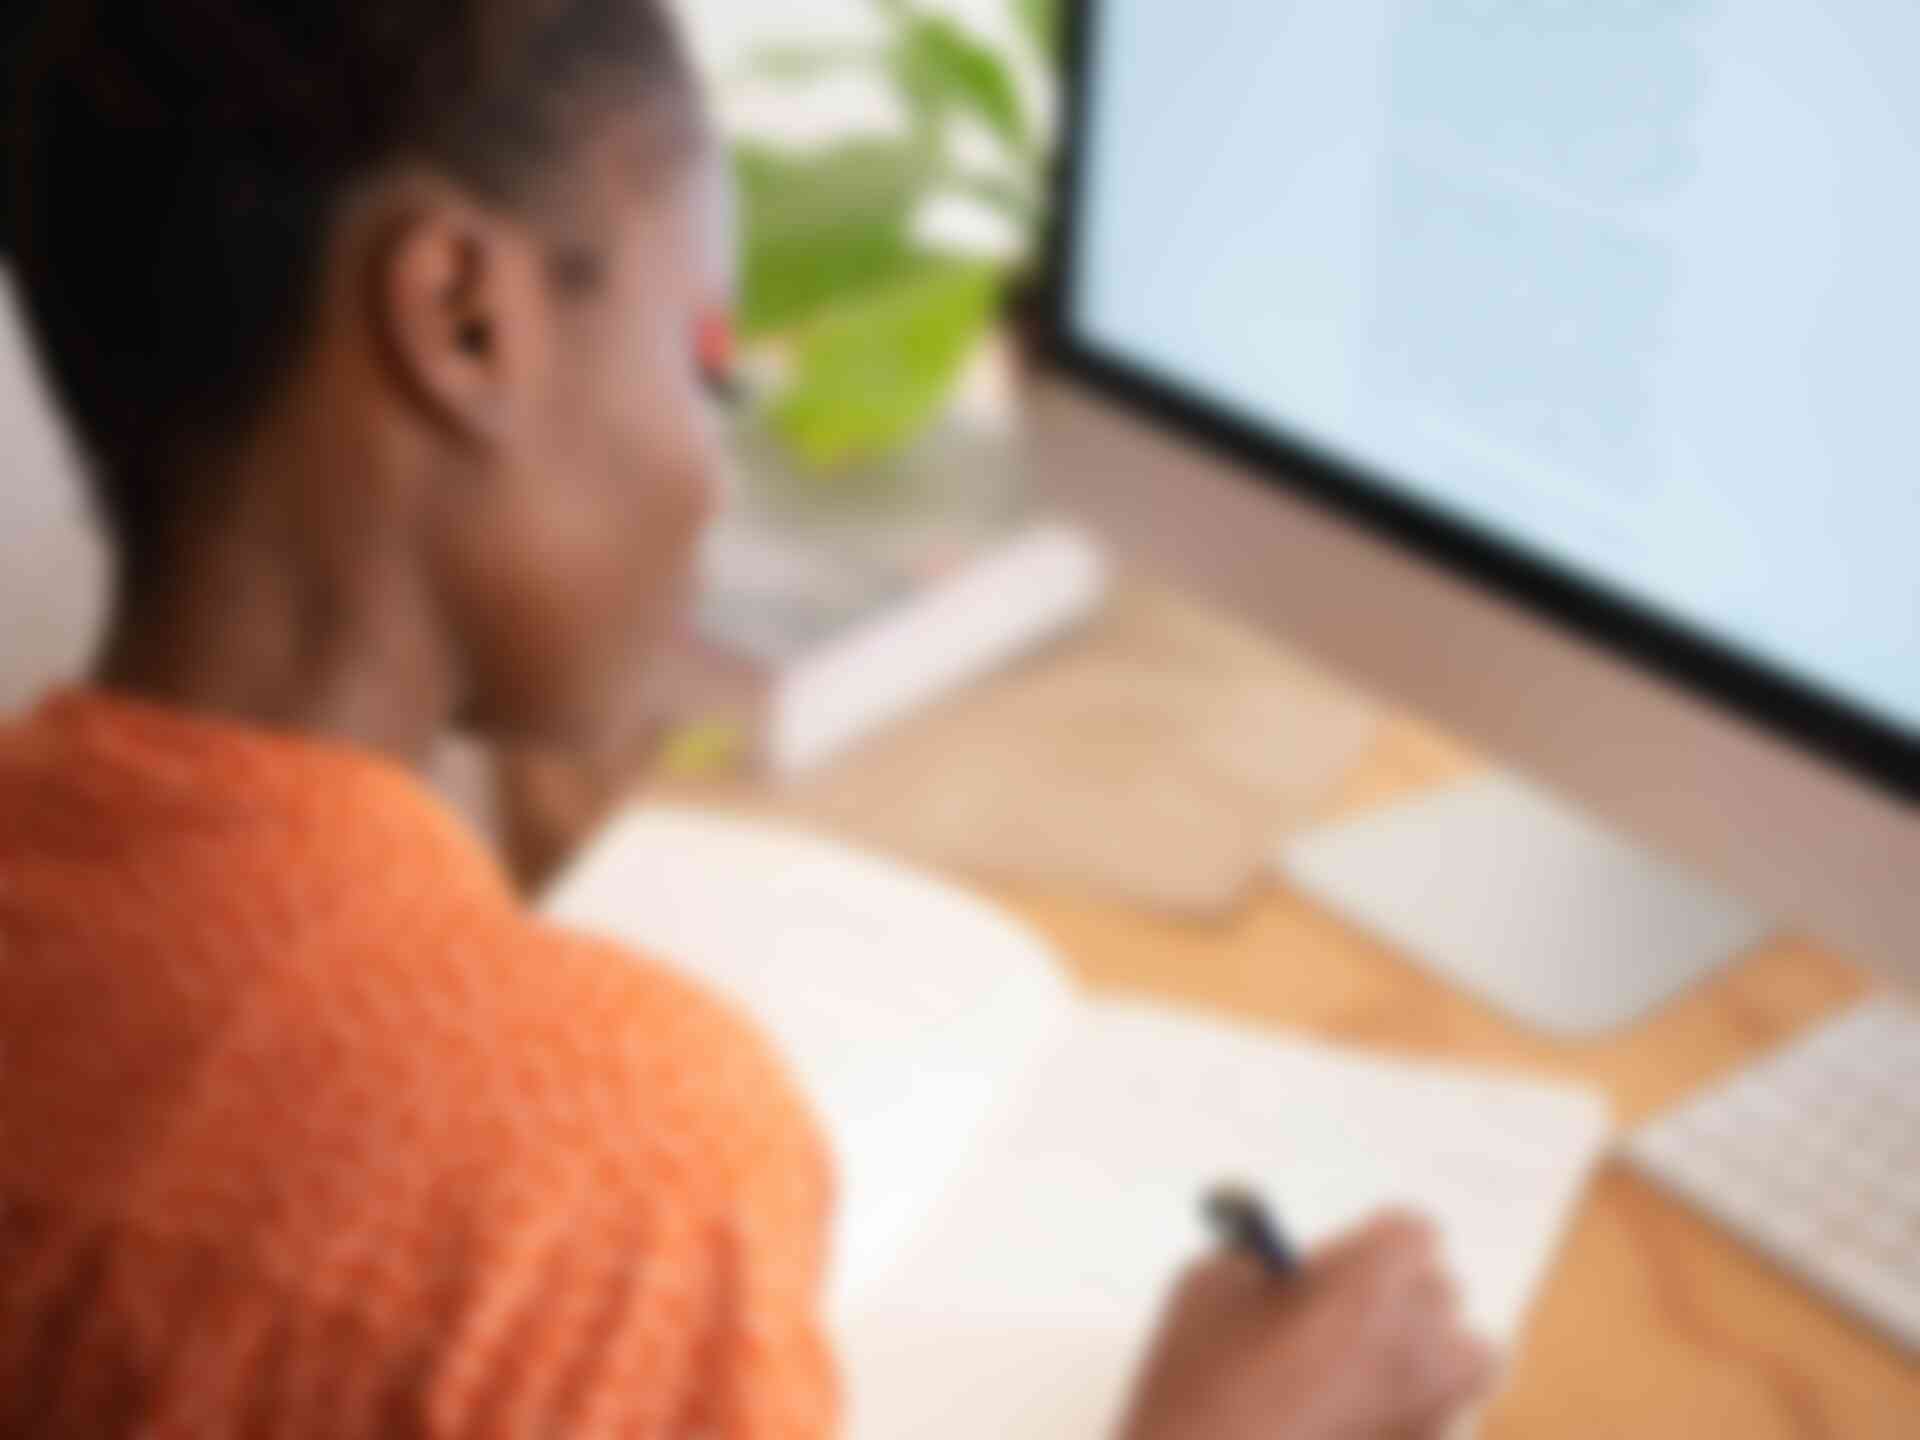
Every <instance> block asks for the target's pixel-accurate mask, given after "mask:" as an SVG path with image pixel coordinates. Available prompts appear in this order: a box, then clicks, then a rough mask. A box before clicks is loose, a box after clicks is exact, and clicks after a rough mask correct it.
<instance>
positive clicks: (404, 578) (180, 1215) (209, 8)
mask: <svg viewBox="0 0 1920 1440" xmlns="http://www.w3.org/2000/svg"><path fill="white" fill-rule="evenodd" d="M54 8H55V10H56V12H57V13H56V14H55V15H54V16H53V18H52V19H51V20H50V21H49V25H48V33H47V34H46V35H45V36H44V37H43V39H42V42H41V44H40V46H39V48H38V49H37V50H36V51H35V52H34V53H35V56H36V59H35V60H34V62H33V63H32V64H31V65H30V66H29V67H28V72H27V82H26V89H27V92H28V100H27V104H26V108H25V110H24V112H23V114H24V117H25V118H24V122H23V130H22V134H23V136H24V141H23V146H22V149H23V154H22V155H21V156H20V157H19V160H18V164H17V166H16V170H17V176H16V180H17V187H16V197H17V200H18V216H17V220H18V230H19V234H18V242H19V243H18V249H19V252H20V263H21V267H22V273H23V279H24V282H25V288H26V293H27V295H28V297H29V305H30V310H31V315H32V321H33V325H34V329H35V332H36V335H37V338H38V342H39V345H40V348H41V351H42V357H43V359H44V361H45V362H46V366H47V369H48V373H49V375H50V377H51V379H52V380H53V382H54V384H55V388H56V390H57V392H58V394H59V396H60V398H61V400H62V403H63V405H64V407H65V410H66V412H67V416H68V419H69V420H70V422H71V424H72V426H73V428H74V430H75V432H76V435H77V437H78V438H79V439H80V441H81V442H82V444H83V447H84V449H85V452H86V453H87V455H88V457H89V459H90V462H91V470H92V474H93V476H94V479H95V482H96V484H97V488H98V492H99V499H100V502H101V508H102V511H103V513H104V515H105V517H106V518H107V520H108V521H109V522H110V524H111V528H112V532H113V538H114V540H115V542H116V545H117V549H118V561H119V565H118V587H117V599H116V605H115V618H114V624H113V626H112V631H111V636H110V639H109V642H108V643H107V645H106V647H105V650H104V652H103V656H102V659H101V661H100V665H99V670H98V674H97V677H96V683H95V684H94V686H93V687H92V688H90V689H85V690H80V691H76V692H73V693H69V694H64V695H60V696H56V697H54V698H52V699H50V700H49V701H48V702H47V703H46V704H45V705H44V706H42V707H41V708H40V709H39V710H38V711H37V713H35V714H34V715H32V716H31V717H29V718H27V719H26V720H24V721H23V722H21V723H19V724H18V725H17V726H15V727H14V728H13V729H11V730H10V731H7V732H5V733H4V735H0V1082H3V1083H0V1432H4V1433H5V1434H7V1435H11V1436H38V1435H49V1436H50V1435H63V1436H67V1435H88V1436H106V1437H119V1436H124V1437H132V1436H141V1437H171V1436H195V1437H208V1436H211V1437H218V1436H227V1435H235V1436H238V1435H252V1434H265V1435H276V1436H279V1435H306V1434H311V1435H326V1436H345V1437H358V1436H369V1437H371V1436H426V1435H434V1436H482V1435H500V1436H520V1435H527V1436H534V1435H538V1436H569V1437H599V1436H646V1437H673V1436H717V1437H743V1440H744V1437H795V1440H799V1437H814V1436H824V1435H828V1434H830V1433H833V1431H834V1429H835V1427H836V1424H837V1416H838V1407H837V1399H836V1387H835V1382H834V1378H833V1367H832V1363H831V1358H830V1356H829V1354H828V1351H827V1348H826V1346H825V1344H824V1342H823V1340H822V1337H821V1327H820V1321H819V1298H818V1295H819V1286H820V1277H821V1270H822V1265H823V1235H824V1230H825V1223H826V1219H827V1212H828V1207H829V1189H830V1184H829V1178H828V1175H827V1173H826V1166H825V1163H824V1161H823V1155H822V1148H821V1145H820V1142H819V1140H818V1138H817V1137H816V1135H815V1133H814V1131H813V1129H812V1127H811V1123H810V1120H809V1117H808V1116H807V1115H806V1113H805V1112H804V1110H803V1108H802V1106H801V1105H800V1104H799V1103H798V1102H797V1101H796V1099H795V1098H794V1094H793V1091H792V1089H791V1087H790V1085H789V1084H788V1081H787V1079H786V1077H785V1076H784V1075H783V1074H782V1073H781V1071H780V1069H779V1067H778V1066H777V1065H776V1064H775V1063H774V1062H773V1060H772V1059H770V1058H769V1055H768V1053H767V1051H766V1049H765V1047H764V1046H763V1045H762V1044H761V1042H760V1041H759V1040H758V1039H757V1038H756V1037H755V1036H754V1035H752V1034H751V1033H750V1032H749V1031H748V1030H747V1028H746V1027H745V1026H744V1025H743V1023H742V1022H741V1021H740V1020H739V1019H738V1018H737V1017H736V1016H735V1015H734V1014H732V1013H731V1012H729V1011H728V1010H727V1009H726V1008H725V1007H724V1006H722V1005H720V1004H719V1003H717V1002H715V1001H713V1000H711V999H709V998H708V997H706V996H704V995H702V994H700V993H698V992H697V991H696V990H695V989H693V988H692V987H691V986H690V985H689V984H687V983H686V982H684V981H682V980H680V979H677V978H675V976H674V975H673V973H672V972H671V971H669V970H666V969H662V968H658V967H654V966H651V965H649V964H646V963H643V962H641V961H639V960H637V959H635V958H633V957H629V956H626V955H622V954H618V953H613V952H610V951H608V950H607V949H605V948H603V947H600V946H597V945H595V944H592V943H589V942H587V941H585V940H582V939H578V938H575V937H573V936H570V935H566V934H563V933H559V932H556V931H554V930H551V929H548V928H546V927H544V926H542V925H541V924H540V923H539V922H538V921H537V920H535V919H534V918H533V917H532V916H530V915H529V914H527V913H526V912H525V911H523V910H522V909H521V908H519V906H518V905H517V904H516V901H515V899H514V897H513V895H512V893H511V892H510V889H509V887H508V885H507V884H506V882H505V881H504V880H503V878H502V876H501V875H500V873H499V872H498V871H497V869H496V868H495V866H494V865H493V863H492V862H491V861H490V860H489V859H488V857H487V856H486V855H485V854H484V853H483V851H482V850H481V848H480V847H479V846H478V845H477V844H476V843H475V842H474V841H473V840H472V839H470V838H469V837H468V836H467V835H465V834H463V833H462V832H461V830H460V829H459V827H458V826H457V825H456V824H455V822H453V821H452V820H451V819H449V818H448V817H447V816H446V815H444V814H443V813H442V812H441V811H440V810H439V809H438V808H437V807H436V806H435V804H434V802H433V801H432V800H431V799H430V798H429V796H428V795H427V793H426V792H425V791H424V790H423V789H422V788H421V787H420V786H419V785H418V784H417V783H416V781H415V780H414V779H413V778H412V776H411V774H410V773H409V772H410V770H411V768H412V767H413V766H415V765H416V764H418V762H419V761H420V760H421V758H422V757H423V756H424V755H425V754H426V753H427V752H428V750H429V748H430V747H431V745H432V744H433V742H434V741H435V739H436V738H437V737H438V736H440V735H441V734H442V733H443V732H445V731H447V730H449V729H452V728H455V727H459V728H464V729H466V730H469V731H472V732H475V733H478V734H481V735H484V736H486V737H489V738H490V739H492V740H494V741H497V742H499V743H502V744H507V745H516V746H535V747H541V748H545V749H555V750H563V751H567V752H571V753H574V754H577V755H580V756H585V757H591V756H594V755H604V754H609V753H617V752H618V751H619V750H620V749H621V748H622V746H623V745H625V744H626V743H627V742H628V739H629V737H630V735H631V732H632V730H633V727H634V723H635V714H636V711H637V710H638V709H639V708H640V706H641V704H642V701H643V695H644V689H643V677H644V670H645V665H646V661H647V659H648V656H649V654H650V653H651V652H652V650H653V648H654V646H655V645H656V643H657V642H658V640H659V638H660V637H661V635H662V634H663V632H664V631H665V630H666V629H667V628H668V627H669V625H670V623H671V621H672V617H673V615H674V614H675V611H676V607H677V606H678V604H679V602H680V599H681V596H682V593H683V591H684V589H685V585H686V580H687V576H688V572H689V566H690V559H691V556H692V553H693V549H694V544H695V540H696V537H697V535H698V533H699V531H700V528H701V525H702V522H703V520H704V518H705V517H706V515H707V513H708V510H709V508H710V506H711V503H712V480H711V476H712V473H713V457H712V453H711V444H710V440H709V436H708V432H707V429H706V427H705V425H704V424H703V421H702V402H701V396H700V392H699V385H698V378H697V373H696V370H697V367H696V366H695V364H694V363H693V350H694V336H695V333H696V328H697V320H698V316H697V313H696V312H697V310H698V306H699V299H700V286H699V278H700V276H701V274H702V273H703V267H702V264H701V249H700V230H699V226H698V223H697V221H698V215H699V209H700V207H699V205H698V203H697V200H696V198H695V192H696V190H697V185H698V178H697V177H698V170H699V161H700V156H701V154H702V149H703V145H704V143H705V140H704V134H703V130H702V125H701V117H700V112H699V106H698V100H697V96H696V94H695V89H694V86H693V84H692V82H691V80H690V78H689V75H688V71H687V68H686V64H685V61H684V60H683V58H682V54H681V51H680V49H679V48H678V46H677V45H676V43H675V41H674V37H673V36H672V34H671V33H670V31H669V28H668V26H667V23H666V22H665V20H664V19H663V18H662V16H661V14H660V13H659V11H658V9H657V8H656V5H655V4H654V3H653V0H306V3H288V0H281V3H272V0H199V3H192V4H188V3H179V0H176V3H164V0H61V4H60V5H59V6H58V7H54ZM1452 1309H1453V1307H1452V1304H1451V1301H1450V1299H1449V1297H1448V1294H1447V1289H1446V1285H1445V1282H1444V1280H1443V1278H1442V1276H1441V1275H1440V1272H1439V1270H1438V1267H1437V1263H1436V1260H1435V1258H1434V1253H1433V1245H1432V1242H1431V1238H1430V1237H1429V1236H1427V1235H1426V1234H1425V1233H1424V1232H1423V1231H1422V1230H1421V1229H1420V1228H1419V1227H1418V1226H1416V1225H1413V1224H1411V1223H1409V1222H1386V1223H1384V1224H1383V1225H1381V1226H1378V1227H1376V1228H1375V1229H1373V1230H1371V1231H1369V1232H1367V1233H1366V1234H1365V1235H1362V1236H1360V1237H1358V1238H1356V1239H1355V1240H1353V1241H1351V1242H1349V1243H1348V1244H1347V1245H1345V1246H1343V1247H1340V1248H1339V1249H1337V1250H1336V1251H1334V1252H1333V1253H1331V1254H1329V1255H1327V1256H1325V1257H1322V1258H1321V1259H1320V1260H1319V1261H1318V1262H1316V1266H1315V1273H1314V1275H1313V1277H1312V1278H1311V1279H1310V1280H1309V1281H1308V1282H1307V1283H1305V1284H1302V1285H1299V1286H1295V1287H1289V1288H1288V1290H1287V1291H1286V1292H1285V1293H1278V1292H1276V1291H1274V1290H1273V1289H1270V1288H1269V1287H1268V1286H1267V1285H1266V1284H1264V1283H1263V1282H1262V1281H1261V1279H1260V1277H1259V1276H1258V1275H1257V1274H1256V1273H1253V1272H1252V1271H1251V1270H1250V1269H1249V1268H1248V1267H1246V1266H1245V1265H1243V1264H1241V1263H1239V1262H1231V1261H1223V1262H1219V1263H1216V1264H1213V1265H1210V1266H1206V1267H1203V1268H1201V1269H1200V1270H1198V1271H1196V1272H1195V1275H1194V1277H1192V1279H1191V1280H1190V1281H1189V1283H1188V1284H1187V1286H1186V1287H1185V1288H1184V1289H1183V1290H1182V1292H1181V1294H1180V1296H1179V1298H1178V1299H1177V1300H1176V1302H1175V1307H1174V1311H1173V1314H1172V1316H1171V1318H1170V1320H1169V1322H1168V1329H1167V1332H1166V1338H1165V1340H1164V1342H1163V1344H1162V1346H1161V1348H1160V1350H1159V1352H1158V1358H1157V1359H1156V1361H1155V1362H1154V1365H1153V1366H1152V1367H1151V1368H1150V1371H1149V1374H1148V1375H1147V1377H1146V1378H1145V1379H1144V1381H1143V1383H1142V1387H1141V1392H1140V1397H1139V1402H1138V1407H1137V1411H1136V1414H1135V1417H1134V1419H1133V1421H1132V1422H1131V1435H1132V1436H1133V1437H1135V1440H1172V1437H1194V1440H1240V1437H1253V1436H1261V1437H1273V1436H1295V1437H1301V1440H1310V1437H1334V1436H1371V1435H1376V1434H1379V1435H1402V1434H1427V1433H1437V1431H1438V1427H1440V1426H1441V1425H1442V1424H1443V1423H1444V1422H1445V1421H1446V1420H1447V1419H1448V1418H1449V1417H1450V1416H1451V1415H1452V1413H1453V1412H1454V1411H1455V1410H1456V1409H1457V1408H1458V1406H1459V1405H1460V1404H1461V1403H1463V1402H1464V1401H1465V1400H1466V1399H1467V1398H1468V1397H1469V1396H1470V1395H1471V1394H1473V1393H1474V1392H1475V1391H1476V1390H1477V1389H1478V1387H1479V1386H1480V1384H1481V1383H1482V1381H1483V1378H1484V1372H1485V1357H1484V1356H1483V1355H1482V1354H1481V1353H1480V1352H1479V1351H1478V1349H1477V1348H1475V1347H1474V1346H1473V1345H1472V1344H1471V1343H1470V1342H1468V1341H1467V1340H1466V1339H1464V1338H1463V1337H1462V1336H1461V1335H1460V1334H1459V1333H1458V1331H1457V1329H1456V1326H1455V1322H1454V1319H1453V1314H1452Z"/></svg>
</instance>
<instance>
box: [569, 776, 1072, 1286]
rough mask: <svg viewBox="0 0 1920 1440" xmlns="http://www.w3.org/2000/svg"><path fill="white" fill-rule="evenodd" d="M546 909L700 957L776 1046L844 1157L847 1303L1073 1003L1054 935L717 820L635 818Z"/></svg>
mask: <svg viewBox="0 0 1920 1440" xmlns="http://www.w3.org/2000/svg"><path fill="white" fill-rule="evenodd" d="M543 909H544V911H545V913H546V914H547V916H548V917H549V918H550V919H552V920H555V921H557V922H559V923H562V924H566V925H570V926H573V927H574V928H577V929H580V930H585V931H588V932H590V933H594V934H599V935H602V936H605V937H607V938H609V939H612V940H616V941H619V942H620V943H622V944H624V945H627V946H631V947H634V948H637V949H639V950H641V951H643V952H646V953H649V954H652V955H655V956H658V957H660V958H662V959H663V960H665V961H668V962H670V963H672V964H674V965H675V966H676V967H678V968H681V969H684V970H686V971H688V972H690V973H691V974H693V975H695V976H696V977H698V978H699V979H701V980H703V981H705V982H706V983H708V984H710V985H712V986H713V987H714V988H715V989H717V990H719V991H721V992H723V993H725V994H727V995H729V996H731V997H732V998H733V999H734V1000H735V1001H736V1002H738V1003H739V1004H740V1005H741V1006H743V1007H744V1008H745V1009H746V1010H747V1011H749V1012H750V1013H751V1014H752V1016H753V1017H754V1019H756V1020H757V1021H758V1022H759V1023H760V1024H761V1025H762V1026H764V1027H765V1028H766V1030H767V1031H768V1032H769V1033H770V1034H771V1035H772V1036H773V1037H774V1038H775V1040H776V1041H777V1042H778V1043H779V1044H780V1046H781V1047H782V1048H783V1050H784V1051H785V1053H786V1055H787V1058H788V1059H789V1061H790V1062H791V1063H792V1065H793V1067H794V1071H795V1073H796V1075H797V1076H798V1078H799V1080H800V1082H801V1084H802V1085H803V1087H804V1088H805V1089H806V1091H807V1093H808V1094H809V1096H810V1097H811V1099H812V1101H813V1103H814V1105H815V1107H816V1109H817V1110H818V1112H819V1114H820V1116H821V1119H822V1121H823V1123H824V1125H825V1126H826V1128H827V1130H828V1132H829V1133H830V1135H831V1136H832V1138H833V1142H834V1146H835V1150H836V1152H837V1159H838V1163H839V1168H840V1181H841V1208H840V1216H839V1229H838V1232H837V1242H836V1249H837V1263H836V1267H835V1268H836V1276H835V1285H834V1295H835V1298H836V1300H837V1301H838V1302H842V1303H850V1302H853V1301H855V1300H857V1299H859V1298H860V1297H862V1296H863V1295H865V1294H867V1293H868V1292H870V1291H871V1290H872V1289H873V1287H874V1286H875V1285H876V1284H877V1283H878V1282H879V1280H880V1279H881V1278H882V1277H883V1276H884V1275H885V1274H886V1273H887V1271H888V1269H889V1267H890V1265H891V1264H892V1262H893V1261H894V1259H895V1258H896V1256H897V1255H898V1253H899V1252H900V1251H901V1249H902V1247H904V1246H905V1245H906V1244H907V1243H908V1241H909V1240H910V1239H911V1238H912V1236H913V1235H914V1233H915V1232H916V1231H917V1230H918V1229H919V1228H920V1227H921V1226H922V1225H923V1224H924V1222H925V1220H926V1218H927V1215H928V1214H929V1213H930V1212H931V1211H932V1209H933V1208H934V1207H935V1206H936V1204H937V1203H938V1201H939V1199H940V1196H941V1195H942V1194H943V1193H944V1191H945V1190H946V1188H947V1186H948V1185H949V1183H950V1182H951V1180H952V1178H953V1177H954V1175H955V1174H956V1173H957V1172H958V1171H959V1169H960V1168H961V1167H962V1165H963V1164H964V1162H965V1160H966V1158H967V1155H968V1152H969V1149H970V1147H971V1146H972V1145H973V1144H974V1143H975V1142H976V1141H977V1140H978V1138H979V1137H980V1136H981V1135H982V1134H983V1133H984V1132H985V1131H986V1130H987V1129H988V1128H989V1126H990V1121H991V1117H992V1116H993V1115H994V1113H995V1111H996V1110H997V1109H998V1108H999V1107H1000V1106H1002V1105H1003V1104H1005V1103H1007V1102H1008V1101H1009V1100H1010V1099H1011V1098H1012V1097H1015V1096H1017V1095H1019V1094H1021V1093H1022V1092H1023V1091H1024V1089H1025V1086H1026V1078H1025V1077H1026V1075H1027V1072H1028V1071H1029V1070H1030V1069H1031V1068H1032V1067H1033V1065H1034V1064H1035V1063H1036V1062H1037V1061H1038V1059H1039V1057H1040V1056H1041V1055H1043V1054H1044V1053H1046V1052H1047V1051H1048V1050H1049V1048H1050V1047H1051V1045H1052V1043H1053V1041H1054V1037H1055V1036H1056V1035H1057V1033H1058V1032H1059V1030H1060V1029H1061V1027H1063V1026H1064V1025H1065V1024H1066V1023H1067V1019H1068V1017H1069V1016H1070V1015H1071V1014H1072V1011H1073V1006H1074V1000H1073V998H1072V994H1071V991H1070V990H1069V989H1068V986H1067V983H1066V981H1065V979H1064V977H1063V976H1062V975H1061V974H1060V973H1059V971H1058V970H1057V968H1056V967H1055V965H1054V963H1053V961H1052V959H1051V957H1050V956H1049V955H1048V954H1047V952H1046V950H1045V948H1044V947H1043V946H1042V945H1041V944H1040V943H1039V941H1038V940H1036V939H1035V938H1034V937H1033V936H1031V935H1030V934H1029V933H1028V932H1027V931H1025V930H1024V929H1023V928H1021V927H1020V926H1019V925H1017V924H1016V923H1014V922H1013V921H1012V920H1011V919H1009V918H1007V917H1005V916H1002V915H1001V914H1000V913H999V912H997V911H995V910H994V909H992V908H991V907H990V906H987V905H984V904H982V903H981V902H979V901H976V900H973V899H971V898H970V897H968V896H966V895H964V894H963V893H961V892H960V891H958V890H955V889H952V888H950V887H948V886H944V885H940V884H938V883H936V882H933V881H930V880H927V879H924V878H922V877H920V876H918V875H915V874H913V873H911V872H909V871H907V870H905V869H903V868H901V867H898V866H895V865H892V864H889V863H888V862H886V861H883V860H879V859H875V858H871V857H868V856H864V855H860V854H857V853H855V852H853V851H850V850H846V849H843V848H842V847H839V846H837V845H832V844H829V843H827V842H824V841H821V840H817V839H813V838H810V837H806V836H803V835H801V834H799V833H798V832H789V831H784V830H781V829H778V828H773V827H768V826H762V825H749V824H745V823H742V822H740V821H737V820H729V819H726V818H724V817H721V816H717V815H704V814H697V813H693V812H682V811H672V810H665V809H646V810H637V811H635V812H633V813H631V814H629V815H627V816H625V817H623V818H622V819H620V820H618V821H616V822H615V824H614V825H613V826H612V827H611V828H610V829H609V830H608V831H607V833H606V834H605V835H604V836H603V837H602V838H601V839H600V840H599V842H598V843H596V844H595V846H594V847H593V848H592V850H591V851H590V852H589V854H588V855H587V856H586V857H585V858H584V859H583V860H582V861H581V862H580V864H579V865H578V866H576V867H575V868H574V870H573V871H572V872H571V873H570V874H569V875H568V876H567V877H565V878H564V879H563V880H562V881H561V883H560V884H559V886H558V887H557V888H556V889H555V891H554V892H553V894H552V895H551V896H550V897H549V898H548V900H547V903H546V904H545V906H544V907H543Z"/></svg>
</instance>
